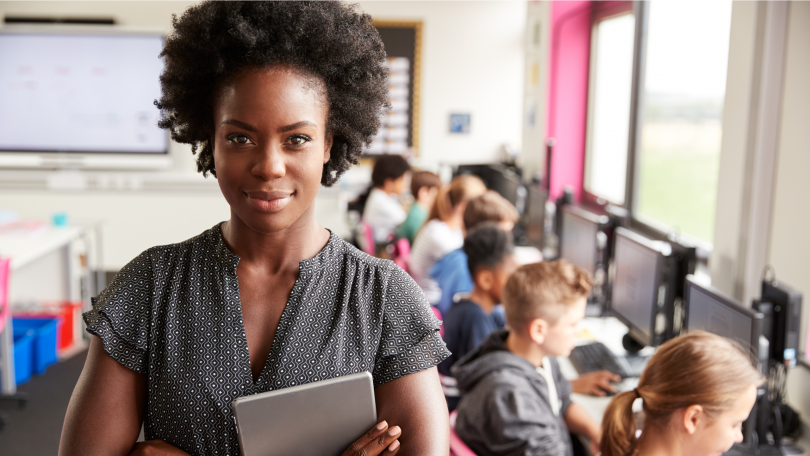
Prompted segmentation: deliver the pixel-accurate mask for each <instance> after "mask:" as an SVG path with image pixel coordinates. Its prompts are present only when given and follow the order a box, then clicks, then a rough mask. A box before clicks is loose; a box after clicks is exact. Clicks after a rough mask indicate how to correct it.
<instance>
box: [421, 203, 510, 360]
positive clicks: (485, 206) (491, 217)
mask: <svg viewBox="0 0 810 456" xmlns="http://www.w3.org/2000/svg"><path fill="white" fill-rule="evenodd" d="M463 219H464V227H465V229H466V231H468V232H469V231H470V230H472V229H473V228H475V227H476V226H477V225H479V224H481V223H484V222H493V223H496V224H497V225H498V227H500V228H501V229H502V230H504V231H507V232H509V235H510V236H511V235H512V234H511V232H512V228H514V226H515V222H517V219H518V213H517V209H515V206H513V205H512V203H510V202H509V201H507V199H506V198H504V197H502V196H501V195H499V194H498V192H495V191H493V190H487V191H486V193H484V194H483V195H481V196H478V197H476V198H473V199H472V200H470V202H469V203H467V208H466V209H465V210H464V215H463ZM429 274H430V277H431V278H432V279H433V280H435V281H436V283H438V284H439V288H441V290H442V295H441V298H440V299H439V301H438V302H437V303H435V304H434V305H435V307H436V308H437V309H439V311H440V312H441V313H442V316H444V315H445V314H446V313H447V312H448V311H450V308H451V307H452V306H453V305H454V304H453V298H454V296H455V295H456V294H457V293H468V292H469V291H471V290H472V289H473V280H472V279H473V278H472V275H471V273H470V271H469V270H468V269H467V255H465V254H464V251H463V250H462V249H458V250H454V251H452V252H450V253H448V254H447V255H445V256H443V257H442V258H441V259H439V261H437V262H436V264H435V265H434V266H433V267H432V268H431V269H430V271H429ZM448 367H449V366H448Z"/></svg>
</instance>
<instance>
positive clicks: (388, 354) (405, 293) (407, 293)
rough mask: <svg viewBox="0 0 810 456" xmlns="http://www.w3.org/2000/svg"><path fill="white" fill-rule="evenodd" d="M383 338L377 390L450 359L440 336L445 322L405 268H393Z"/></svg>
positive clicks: (387, 288) (377, 360)
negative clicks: (439, 318)
mask: <svg viewBox="0 0 810 456" xmlns="http://www.w3.org/2000/svg"><path fill="white" fill-rule="evenodd" d="M383 299H384V308H383V309H384V310H383V312H384V314H383V322H382V337H381V340H380V348H379V351H378V353H377V359H376V361H375V366H374V372H373V376H374V386H375V387H376V386H379V385H382V384H383V383H387V382H390V381H391V380H395V379H397V378H399V377H402V376H404V375H408V374H411V373H414V372H418V371H421V370H425V369H429V368H431V367H433V366H435V365H437V364H439V363H440V362H441V361H442V360H443V359H445V358H447V357H448V356H450V352H449V351H448V350H447V346H445V344H444V341H443V340H442V338H441V336H440V335H439V325H440V324H441V322H440V321H439V320H438V319H437V318H436V316H435V315H434V314H433V311H432V310H431V309H430V304H428V302H427V299H425V295H424V293H422V290H421V289H420V288H419V286H418V285H417V284H416V282H414V281H413V279H412V278H411V277H410V276H409V275H408V274H407V273H406V272H405V271H403V270H402V269H401V268H399V267H393V268H392V269H391V274H390V275H389V278H388V283H387V287H386V290H385V293H384V295H383Z"/></svg>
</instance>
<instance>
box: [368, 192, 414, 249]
mask: <svg viewBox="0 0 810 456" xmlns="http://www.w3.org/2000/svg"><path fill="white" fill-rule="evenodd" d="M407 216H408V214H406V213H405V209H403V208H402V205H401V204H399V201H397V199H396V197H394V196H392V195H389V194H387V193H385V192H384V191H382V190H380V189H379V188H374V189H372V190H371V193H369V195H368V199H367V200H366V207H365V208H364V209H363V220H365V221H366V223H368V224H369V226H370V227H371V230H372V231H373V232H374V242H377V243H382V242H387V241H389V240H390V236H391V233H393V232H394V230H395V229H396V228H397V226H399V224H400V223H402V222H404V221H405V218H406V217H407Z"/></svg>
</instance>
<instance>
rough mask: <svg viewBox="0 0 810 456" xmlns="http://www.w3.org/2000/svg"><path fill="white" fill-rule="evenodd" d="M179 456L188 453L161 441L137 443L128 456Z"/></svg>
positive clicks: (187, 455)
mask: <svg viewBox="0 0 810 456" xmlns="http://www.w3.org/2000/svg"><path fill="white" fill-rule="evenodd" d="M175 455H177V456H179V455H186V456H189V454H188V453H186V452H185V451H183V450H181V449H180V448H177V447H176V446H172V445H169V444H168V443H166V442H164V441H163V440H149V441H147V442H138V443H136V444H135V448H133V449H132V452H131V453H129V456H175Z"/></svg>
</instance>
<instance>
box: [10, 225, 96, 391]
mask: <svg viewBox="0 0 810 456" xmlns="http://www.w3.org/2000/svg"><path fill="white" fill-rule="evenodd" d="M99 228H100V227H99V223H85V224H75V225H71V226H67V227H63V228H61V227H52V226H44V227H42V228H41V229H37V230H35V231H32V232H25V231H10V232H9V231H6V232H3V231H0V256H3V257H9V258H10V259H11V263H10V273H9V286H8V294H9V296H8V298H9V299H8V302H9V303H10V304H11V306H12V309H13V308H14V304H15V303H18V302H21V301H26V300H36V301H39V300H43V301H52V300H53V301H61V300H67V301H74V302H75V301H83V309H79V310H77V315H74V318H73V320H74V325H75V326H74V330H73V334H74V337H75V339H74V345H80V344H81V342H82V340H83V334H84V331H83V328H84V325H83V324H82V320H81V311H82V310H89V309H90V305H91V304H90V296H91V294H94V293H95V292H96V290H97V289H98V288H100V287H103V286H104V276H103V271H101V268H100V267H99V265H100V262H101V239H100V230H99ZM92 271H96V272H97V273H96V274H93V273H92ZM12 332H13V329H12V323H11V319H10V315H9V321H7V322H6V325H5V329H4V331H3V332H2V334H0V379H1V380H2V388H0V393H3V394H14V393H15V392H16V384H15V382H14V345H13V336H12Z"/></svg>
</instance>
